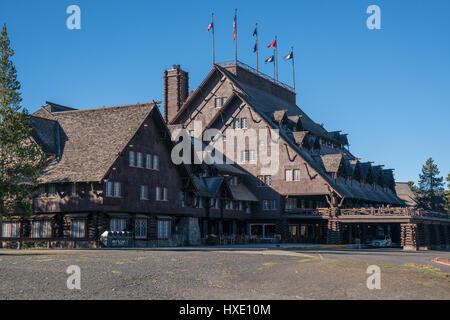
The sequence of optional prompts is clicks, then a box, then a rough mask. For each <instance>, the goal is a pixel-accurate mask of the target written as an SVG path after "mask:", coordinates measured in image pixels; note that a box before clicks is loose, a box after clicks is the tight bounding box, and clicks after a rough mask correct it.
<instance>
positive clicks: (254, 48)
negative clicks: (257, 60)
mask: <svg viewBox="0 0 450 320" xmlns="http://www.w3.org/2000/svg"><path fill="white" fill-rule="evenodd" d="M257 50H258V46H257V45H256V43H255V46H254V47H253V52H256V51H257Z"/></svg>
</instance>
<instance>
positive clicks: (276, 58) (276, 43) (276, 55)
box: [275, 36, 278, 82]
mask: <svg viewBox="0 0 450 320" xmlns="http://www.w3.org/2000/svg"><path fill="white" fill-rule="evenodd" d="M275 69H276V71H277V73H276V75H277V77H276V81H277V82H278V41H277V36H275Z"/></svg>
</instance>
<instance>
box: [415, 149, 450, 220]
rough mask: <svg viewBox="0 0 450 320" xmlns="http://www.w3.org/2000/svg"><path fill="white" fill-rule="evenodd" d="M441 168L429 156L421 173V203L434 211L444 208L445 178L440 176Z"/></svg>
mask: <svg viewBox="0 0 450 320" xmlns="http://www.w3.org/2000/svg"><path fill="white" fill-rule="evenodd" d="M439 174H440V172H439V169H438V167H437V165H436V164H435V163H434V160H433V159H432V158H429V159H428V160H427V161H426V163H425V165H424V166H423V167H422V173H421V174H419V198H418V200H419V205H420V206H421V207H423V208H426V209H430V210H433V211H442V210H443V209H444V208H443V207H444V187H443V186H444V178H443V177H439Z"/></svg>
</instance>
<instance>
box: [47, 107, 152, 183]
mask: <svg viewBox="0 0 450 320" xmlns="http://www.w3.org/2000/svg"><path fill="white" fill-rule="evenodd" d="M154 106H155V103H142V104H134V105H125V106H116V107H107V108H98V109H88V110H72V111H63V112H62V111H58V112H51V113H49V114H48V115H47V116H48V117H49V118H50V119H53V120H55V121H57V122H58V123H59V125H60V127H61V131H62V134H63V135H64V136H65V137H66V138H65V139H66V141H65V144H64V145H63V148H62V150H61V153H62V156H61V160H60V161H56V160H55V161H53V162H51V163H49V164H48V165H47V166H46V167H45V168H44V170H43V174H42V176H41V178H40V180H41V182H42V183H57V182H98V181H101V179H103V177H104V176H105V174H106V173H107V171H108V170H109V168H110V167H111V166H112V164H113V163H114V161H115V160H116V159H117V157H118V155H119V153H120V152H121V151H122V150H123V149H124V148H125V146H126V145H127V143H128V142H129V141H130V140H131V138H133V136H134V135H135V134H136V132H137V130H138V129H139V127H140V126H141V125H142V123H143V122H144V120H145V119H146V118H147V116H148V115H149V114H150V113H151V112H152V110H154V109H155V110H156V108H154ZM156 111H157V110H156ZM41 114H43V113H41ZM41 140H42V138H41Z"/></svg>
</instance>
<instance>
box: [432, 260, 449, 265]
mask: <svg viewBox="0 0 450 320" xmlns="http://www.w3.org/2000/svg"><path fill="white" fill-rule="evenodd" d="M433 262H436V263H439V264H443V265H446V266H450V261H445V260H441V259H439V258H435V259H433Z"/></svg>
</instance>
